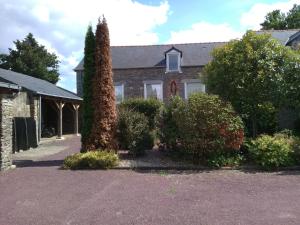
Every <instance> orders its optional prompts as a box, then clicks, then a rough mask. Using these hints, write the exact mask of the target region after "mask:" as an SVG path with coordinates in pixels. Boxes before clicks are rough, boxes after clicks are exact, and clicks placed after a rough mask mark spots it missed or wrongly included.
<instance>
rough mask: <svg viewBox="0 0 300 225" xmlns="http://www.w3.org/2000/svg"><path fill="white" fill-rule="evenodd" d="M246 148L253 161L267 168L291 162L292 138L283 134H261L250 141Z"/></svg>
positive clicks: (288, 164) (290, 163) (287, 164)
mask: <svg viewBox="0 0 300 225" xmlns="http://www.w3.org/2000/svg"><path fill="white" fill-rule="evenodd" d="M248 150H249V153H250V156H251V158H252V159H253V160H254V162H255V163H257V164H258V165H260V166H262V167H263V168H264V169H267V170H270V169H274V168H278V167H281V166H290V165H292V164H293V159H292V155H293V148H292V139H291V138H289V137H287V136H286V135H284V134H279V135H274V136H269V135H261V136H260V137H258V138H257V139H255V140H252V141H251V142H250V144H249V146H248Z"/></svg>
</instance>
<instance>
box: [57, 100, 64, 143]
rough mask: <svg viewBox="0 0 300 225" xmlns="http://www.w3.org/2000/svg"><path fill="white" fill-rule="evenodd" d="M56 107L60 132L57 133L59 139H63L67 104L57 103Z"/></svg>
mask: <svg viewBox="0 0 300 225" xmlns="http://www.w3.org/2000/svg"><path fill="white" fill-rule="evenodd" d="M55 105H56V106H57V108H58V113H59V115H58V129H57V130H58V132H57V139H63V137H62V132H63V122H62V121H63V107H64V106H65V103H63V102H62V101H59V102H55Z"/></svg>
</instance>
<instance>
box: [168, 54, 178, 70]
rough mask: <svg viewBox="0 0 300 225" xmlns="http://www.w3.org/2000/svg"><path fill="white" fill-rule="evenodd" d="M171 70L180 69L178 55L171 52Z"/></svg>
mask: <svg viewBox="0 0 300 225" xmlns="http://www.w3.org/2000/svg"><path fill="white" fill-rule="evenodd" d="M169 70H178V55H175V54H169Z"/></svg>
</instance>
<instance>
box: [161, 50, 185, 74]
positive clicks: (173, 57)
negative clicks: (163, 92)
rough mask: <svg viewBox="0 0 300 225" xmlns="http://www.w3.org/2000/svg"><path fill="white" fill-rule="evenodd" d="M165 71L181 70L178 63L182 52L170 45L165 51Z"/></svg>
mask: <svg viewBox="0 0 300 225" xmlns="http://www.w3.org/2000/svg"><path fill="white" fill-rule="evenodd" d="M165 55H166V72H181V68H180V66H181V65H180V63H181V56H182V53H181V51H179V50H178V49H176V48H174V47H172V48H171V49H170V50H168V51H167V52H166V53H165Z"/></svg>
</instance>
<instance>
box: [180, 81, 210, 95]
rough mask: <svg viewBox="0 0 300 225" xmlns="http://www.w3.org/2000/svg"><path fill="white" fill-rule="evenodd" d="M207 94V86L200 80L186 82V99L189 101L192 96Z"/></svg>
mask: <svg viewBox="0 0 300 225" xmlns="http://www.w3.org/2000/svg"><path fill="white" fill-rule="evenodd" d="M196 92H205V85H204V84H203V83H201V81H200V80H196V79H195V80H189V81H185V82H184V97H185V98H186V99H187V98H188V97H189V96H190V94H192V93H196Z"/></svg>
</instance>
